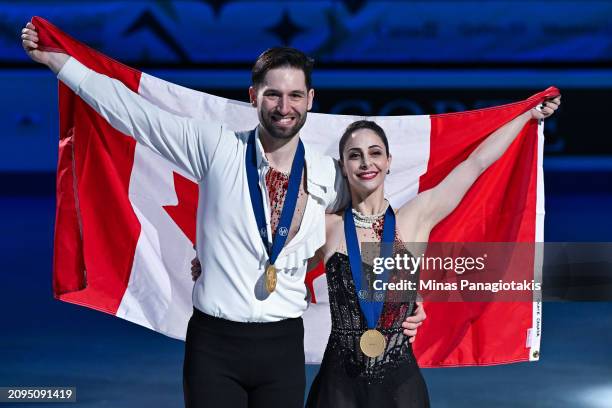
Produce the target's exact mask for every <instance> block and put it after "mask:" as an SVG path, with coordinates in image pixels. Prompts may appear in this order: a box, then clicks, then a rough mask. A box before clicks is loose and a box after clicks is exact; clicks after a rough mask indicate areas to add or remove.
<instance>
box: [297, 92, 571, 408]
mask: <svg viewBox="0 0 612 408" xmlns="http://www.w3.org/2000/svg"><path fill="white" fill-rule="evenodd" d="M559 103H560V97H557V98H555V99H552V100H548V101H546V102H544V103H543V104H542V106H541V109H540V110H538V109H535V108H534V109H532V110H531V111H528V112H525V113H524V114H522V115H520V116H519V117H517V118H515V119H514V120H512V121H511V122H509V123H508V124H506V125H504V126H502V127H501V128H500V129H498V130H497V131H495V132H494V133H492V134H491V135H490V136H489V137H488V138H487V139H486V140H484V141H483V142H482V143H481V144H480V145H479V146H478V147H477V148H476V149H475V150H474V151H473V152H472V154H471V155H470V156H469V157H468V158H467V159H466V160H465V161H464V162H462V163H461V164H459V165H458V166H457V167H456V168H455V169H454V170H453V171H451V172H450V173H449V175H448V176H447V177H446V178H445V179H444V180H443V181H442V182H440V184H438V185H437V186H436V187H434V188H432V189H430V190H427V191H424V192H422V193H420V194H419V195H417V196H416V197H415V198H414V199H412V200H411V201H409V202H408V203H406V204H404V205H403V206H401V207H400V208H398V209H396V210H395V211H394V210H392V209H391V208H390V207H389V203H388V202H387V201H386V200H385V198H384V181H385V176H386V174H388V173H389V169H390V166H391V155H390V154H389V144H388V141H387V138H386V136H385V133H384V131H383V129H382V128H380V126H378V125H377V124H376V123H374V122H369V121H358V122H354V123H352V124H351V125H349V127H348V128H347V129H346V131H345V133H344V135H343V136H342V138H341V140H340V146H339V153H340V163H341V167H342V171H343V175H344V176H345V177H346V180H347V182H348V185H349V187H350V193H351V206H352V208H351V209H350V211H341V212H339V213H337V214H330V215H328V216H327V219H326V230H327V231H326V234H327V237H326V243H325V245H324V246H323V247H322V248H320V249H319V251H317V254H316V255H315V257H314V258H313V259H311V261H310V264H311V265H313V266H314V265H316V264H318V263H319V262H320V261H323V262H325V266H326V272H327V273H326V276H327V282H328V287H329V302H330V309H331V318H332V331H331V334H330V337H329V341H328V344H327V348H326V350H325V355H324V357H323V361H322V363H321V369H320V371H319V373H318V375H317V377H316V378H315V380H314V382H313V385H312V387H311V389H310V393H309V395H308V401H307V404H306V406H307V407H309V408H310V407H333V408H343V407H347V408H348V407H374V406H377V407H378V406H381V407H400V406H401V407H427V406H429V397H428V393H427V387H426V385H425V382H424V380H423V377H422V376H421V373H420V370H419V367H418V364H417V362H416V360H415V358H414V355H413V353H412V345H411V343H410V342H409V341H408V337H406V336H404V335H403V333H402V322H403V321H404V319H405V318H406V317H407V316H409V315H410V314H411V313H412V311H413V308H414V302H413V300H411V299H410V297H409V296H408V297H407V298H405V299H395V300H392V299H391V294H390V293H387V294H386V297H385V300H386V301H385V302H384V304H382V308H379V309H380V310H378V311H376V310H374V311H372V310H369V309H368V310H364V308H367V307H368V305H367V302H363V301H360V297H363V296H362V292H359V291H360V289H364V288H366V285H365V284H360V282H358V281H359V280H361V277H360V276H359V275H361V271H359V270H358V271H356V270H355V269H360V267H361V265H359V264H361V262H360V261H361V258H360V255H359V248H360V247H361V246H360V245H359V244H362V243H364V242H381V241H383V240H385V239H384V238H385V236H386V240H385V241H386V242H389V241H391V242H394V244H393V250H395V249H398V248H399V249H400V250H407V251H408V252H410V253H414V254H416V253H418V254H420V253H424V249H425V248H423V247H416V246H414V245H415V244H408V247H406V248H404V246H403V244H401V243H423V242H427V241H428V239H429V234H430V232H431V230H432V229H433V227H434V226H435V225H436V224H438V223H439V222H440V221H441V220H442V219H444V218H445V217H446V216H447V215H449V214H450V213H451V212H452V211H453V210H454V209H455V208H456V207H457V205H458V204H459V202H460V201H461V199H462V198H463V196H464V195H465V193H466V192H467V191H468V190H469V188H470V187H471V186H472V184H473V183H474V182H475V181H476V179H477V178H478V177H479V176H480V174H481V173H482V172H483V171H484V170H486V169H487V168H488V167H489V166H490V165H491V164H492V163H493V162H495V161H496V160H497V159H498V158H499V157H500V156H501V155H502V154H503V153H504V152H505V151H506V149H507V148H508V146H509V145H510V144H511V143H512V141H513V140H514V139H515V138H516V136H517V135H518V134H519V132H520V130H521V129H522V128H523V126H524V125H525V124H526V123H527V121H529V120H531V119H537V120H539V119H544V118H546V117H548V116H550V115H551V114H552V113H554V111H555V110H556V109H557V108H558V106H559ZM393 215H395V216H394V217H393ZM347 216H350V217H351V218H352V219H348V218H347ZM393 222H394V223H395V228H393V230H394V231H391V232H389V231H388V230H389V228H385V224H388V223H393ZM347 224H348V226H347ZM355 238H356V239H355ZM347 243H348V245H347ZM410 245H412V247H411V246H410ZM347 247H348V248H347ZM382 250H385V246H382ZM381 255H382V254H381ZM388 255H390V254H388ZM356 256H357V259H356V260H355V257H356ZM375 256H378V254H375ZM351 258H352V259H351ZM366 275H368V274H366ZM370 275H371V274H370ZM394 278H395V279H403V278H404V277H403V276H397V275H395V276H393V275H391V276H390V277H389V279H390V280H394ZM358 294H359V295H358ZM370 303H372V302H370ZM381 303H382V302H381ZM369 333H374V334H373V335H372V336H373V337H371V336H370V337H368V334H369ZM381 335H382V336H381Z"/></svg>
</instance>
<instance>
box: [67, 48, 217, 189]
mask: <svg viewBox="0 0 612 408" xmlns="http://www.w3.org/2000/svg"><path fill="white" fill-rule="evenodd" d="M57 78H58V79H59V80H60V81H62V82H63V83H64V84H66V85H67V86H68V87H69V88H70V89H72V91H74V92H75V93H76V94H77V95H79V96H80V97H81V98H82V99H83V100H84V101H85V102H86V103H87V104H88V105H90V106H91V107H92V108H93V109H94V110H96V112H98V113H99V114H100V115H101V116H102V117H103V118H104V119H105V120H106V121H108V123H109V124H110V125H111V126H112V127H114V128H115V129H117V130H118V131H120V132H122V133H124V134H126V135H128V136H131V137H133V138H134V139H136V141H137V142H139V143H142V144H143V145H146V146H147V147H149V148H151V149H153V151H155V152H156V153H158V154H160V155H161V156H163V157H164V158H166V159H167V160H169V161H171V162H172V163H174V164H176V165H177V166H179V167H180V168H181V169H183V170H184V171H186V172H187V173H188V174H190V175H192V176H193V177H194V178H195V179H197V180H201V179H202V178H203V177H204V176H205V174H206V172H207V170H208V168H209V166H210V163H211V161H212V158H213V156H214V153H215V150H216V148H217V145H218V144H219V141H220V140H221V134H222V132H223V127H222V126H221V125H220V124H215V123H208V122H205V121H202V120H199V119H193V118H185V117H181V116H178V115H175V114H173V113H170V112H167V111H165V110H163V109H161V108H159V107H157V106H155V105H154V104H152V103H151V102H149V101H148V100H146V99H145V98H143V97H142V96H140V95H138V94H137V93H135V92H133V91H131V90H130V89H129V88H127V87H126V86H125V85H124V84H123V83H122V82H121V81H118V80H116V79H112V78H109V77H108V76H106V75H102V74H99V73H97V72H95V71H93V70H91V69H89V68H87V67H85V66H84V65H83V64H81V63H80V62H79V61H77V60H76V59H74V58H72V57H71V58H70V59H68V61H67V62H66V63H65V64H64V66H63V67H62V69H61V70H60V72H59V73H58V75H57Z"/></svg>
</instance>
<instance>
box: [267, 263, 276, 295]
mask: <svg viewBox="0 0 612 408" xmlns="http://www.w3.org/2000/svg"><path fill="white" fill-rule="evenodd" d="M274 289H276V268H275V267H274V265H268V267H267V268H266V290H267V291H268V293H272V292H274Z"/></svg>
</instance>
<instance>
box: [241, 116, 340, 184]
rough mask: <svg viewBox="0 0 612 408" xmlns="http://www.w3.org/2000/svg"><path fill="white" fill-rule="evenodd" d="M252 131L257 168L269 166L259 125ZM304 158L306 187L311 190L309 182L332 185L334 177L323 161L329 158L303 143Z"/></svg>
mask: <svg viewBox="0 0 612 408" xmlns="http://www.w3.org/2000/svg"><path fill="white" fill-rule="evenodd" d="M252 132H255V146H256V149H255V154H256V157H257V168H258V169H261V168H262V167H264V166H268V167H269V166H270V163H269V162H268V160H267V159H266V155H265V152H264V149H263V145H262V144H261V140H260V139H259V126H257V127H256V128H255V129H254V130H252ZM304 160H305V162H306V163H305V169H306V177H307V182H308V189H309V191H312V190H314V189H312V190H311V188H310V187H311V184H312V183H314V184H316V185H317V186H323V187H331V186H333V185H334V182H333V180H334V177H330V174H327V173H329V166H326V165H325V163H323V161H324V160H329V158H328V157H325V156H323V155H321V154H319V153H317V152H316V151H314V150H312V149H311V148H310V146H308V144H307V143H304Z"/></svg>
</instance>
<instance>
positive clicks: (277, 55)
mask: <svg viewBox="0 0 612 408" xmlns="http://www.w3.org/2000/svg"><path fill="white" fill-rule="evenodd" d="M313 65H314V60H313V59H312V58H309V57H308V56H306V54H304V53H303V52H302V51H300V50H296V49H295V48H291V47H273V48H268V49H267V50H265V51H264V52H263V53H262V54H261V55H260V56H259V57H258V58H257V60H256V61H255V65H253V69H252V70H251V81H252V84H253V86H255V87H257V86H259V85H261V84H262V83H263V80H264V78H265V76H266V73H267V72H268V71H269V70H271V69H274V68H281V67H291V68H296V69H301V70H302V71H303V72H304V78H306V88H307V89H308V90H310V88H312V82H311V78H310V77H311V75H312V67H313Z"/></svg>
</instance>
